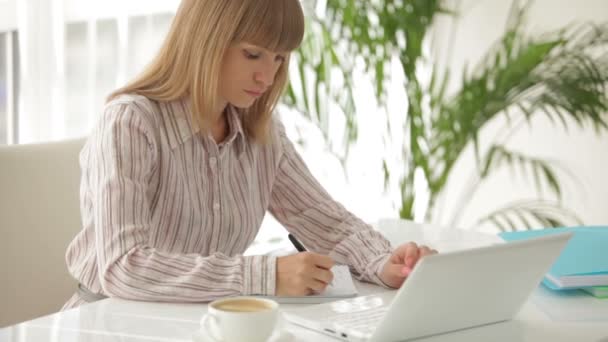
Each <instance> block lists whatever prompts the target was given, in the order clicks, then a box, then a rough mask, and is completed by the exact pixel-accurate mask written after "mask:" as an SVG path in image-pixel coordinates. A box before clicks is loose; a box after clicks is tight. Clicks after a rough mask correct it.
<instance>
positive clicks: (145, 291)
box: [73, 103, 276, 302]
mask: <svg viewBox="0 0 608 342" xmlns="http://www.w3.org/2000/svg"><path fill="white" fill-rule="evenodd" d="M151 121H152V120H151V119H149V117H147V116H146V115H144V114H143V113H142V111H141V110H140V109H138V108H136V106H134V105H133V104H125V103H122V104H121V103H118V104H115V105H111V106H108V107H107V109H106V112H105V113H104V117H103V119H102V124H101V125H100V126H99V127H98V128H97V130H96V131H95V132H94V134H93V136H92V137H91V139H90V140H89V144H90V146H89V147H88V151H87V162H88V166H87V167H89V168H90V170H89V173H88V174H89V176H88V179H87V180H86V181H87V182H88V184H87V185H88V189H89V191H90V194H89V197H90V198H91V204H90V205H91V209H92V211H93V215H92V220H93V222H92V223H93V225H94V230H95V234H94V238H95V241H96V243H95V248H96V250H95V253H96V262H97V265H96V266H97V269H98V274H99V275H98V276H99V278H100V279H99V281H100V284H101V288H102V290H103V293H104V294H106V295H109V296H115V297H121V298H126V299H134V300H150V301H183V302H197V301H209V300H212V299H215V298H217V297H220V296H229V295H237V294H244V295H248V294H263V295H269V294H274V291H275V267H276V259H275V258H272V257H266V256H248V257H245V256H241V255H235V256H227V255H225V254H222V253H219V252H214V253H211V254H210V255H208V256H203V255H201V254H197V253H185V252H184V253H181V252H171V248H170V247H171V246H170V242H169V243H165V245H163V246H165V247H166V248H162V249H161V248H158V247H152V246H153V245H156V246H158V245H159V242H158V241H157V240H155V238H156V237H155V236H152V234H153V230H152V229H151V215H152V214H151V207H152V206H154V205H157V203H156V202H155V199H154V193H155V187H154V185H151V182H150V180H151V178H152V177H151V175H152V173H153V172H155V171H157V172H158V170H157V168H158V164H159V163H160V161H159V159H160V153H159V151H160V148H159V144H160V141H159V140H160V139H161V138H160V137H161V134H159V132H158V130H155V129H154V125H153V124H152V122H151ZM170 171H171V170H170ZM170 171H169V173H170ZM167 177H169V176H167ZM175 205H176V206H179V203H175ZM178 210H180V208H179V207H175V208H174V211H178ZM201 229H202V227H201ZM193 236H196V235H193ZM174 239H177V237H174ZM151 241H155V243H154V244H153V243H151ZM73 253H75V252H73Z"/></svg>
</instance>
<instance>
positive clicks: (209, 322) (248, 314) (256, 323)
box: [201, 297, 279, 342]
mask: <svg viewBox="0 0 608 342" xmlns="http://www.w3.org/2000/svg"><path fill="white" fill-rule="evenodd" d="M278 318H279V304H278V303H277V302H275V301H273V300H270V299H264V298H255V297H233V298H225V299H218V300H216V301H213V302H211V303H209V307H208V311H207V315H205V316H204V317H203V318H202V320H201V329H203V330H204V331H205V333H207V334H208V335H210V336H211V337H212V338H214V339H215V340H218V341H222V342H241V341H249V342H263V341H267V340H268V339H269V338H270V336H271V335H272V333H273V331H274V329H275V327H276V325H277V321H278Z"/></svg>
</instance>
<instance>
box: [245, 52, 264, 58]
mask: <svg viewBox="0 0 608 342" xmlns="http://www.w3.org/2000/svg"><path fill="white" fill-rule="evenodd" d="M243 53H244V54H245V57H247V58H249V59H258V58H260V54H255V53H252V52H250V51H247V50H243Z"/></svg>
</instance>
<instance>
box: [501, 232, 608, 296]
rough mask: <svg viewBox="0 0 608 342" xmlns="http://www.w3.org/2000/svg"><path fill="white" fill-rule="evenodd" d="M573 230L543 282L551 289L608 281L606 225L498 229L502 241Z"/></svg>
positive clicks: (607, 234)
mask: <svg viewBox="0 0 608 342" xmlns="http://www.w3.org/2000/svg"><path fill="white" fill-rule="evenodd" d="M563 232H573V233H574V236H572V238H571V239H570V241H569V242H568V244H567V245H566V247H565V248H564V250H563V251H562V253H561V254H560V256H559V257H558V258H557V260H556V261H555V263H554V264H553V266H552V267H551V269H550V271H549V273H548V274H547V275H546V276H545V279H544V280H543V283H544V284H545V285H546V286H547V287H549V288H551V289H556V290H560V289H569V288H581V287H590V286H606V285H608V227H606V226H595V227H594V226H585V227H567V228H549V229H542V230H526V231H515V232H504V233H500V234H499V236H500V237H502V238H503V239H504V240H505V241H516V240H524V239H529V238H534V237H539V236H544V235H549V234H557V233H563Z"/></svg>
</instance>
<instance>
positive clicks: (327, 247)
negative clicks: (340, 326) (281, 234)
mask: <svg viewBox="0 0 608 342" xmlns="http://www.w3.org/2000/svg"><path fill="white" fill-rule="evenodd" d="M276 129H277V135H278V138H277V139H278V141H280V145H281V148H282V156H281V158H280V159H279V162H278V163H279V165H278V171H277V175H276V179H275V182H274V184H273V188H272V196H271V200H270V211H271V213H272V214H273V215H274V216H275V217H276V218H277V220H278V221H279V222H281V223H282V224H283V225H284V226H285V227H286V228H287V229H288V230H289V231H290V232H292V233H293V234H295V235H296V236H297V237H298V238H299V239H300V240H301V241H302V242H303V243H304V245H306V246H307V247H308V248H309V249H311V250H313V251H315V252H317V253H321V254H328V255H330V256H331V257H333V258H334V260H336V261H337V262H339V263H344V264H347V265H349V266H350V268H351V271H353V272H354V273H355V275H357V278H358V279H360V280H365V281H371V282H374V283H377V284H380V285H383V283H382V281H381V280H380V279H379V277H378V274H379V272H380V270H381V268H382V266H383V265H384V263H385V262H386V261H387V260H388V257H389V256H390V253H391V246H390V243H389V242H388V240H386V239H385V238H384V237H383V236H382V235H381V234H380V233H378V232H376V231H375V230H373V228H372V227H371V226H369V225H368V224H366V223H364V222H363V221H362V220H360V219H359V218H357V217H355V216H354V215H353V214H352V213H350V212H349V211H347V210H346V209H345V208H344V207H343V206H342V205H340V204H339V203H337V202H336V201H334V200H333V199H332V198H331V196H330V195H329V194H328V193H327V192H326V191H325V189H323V187H322V186H321V185H320V184H319V183H318V181H317V180H316V179H315V178H314V176H313V175H312V174H311V173H310V171H309V169H308V168H307V166H306V165H305V163H304V161H303V160H302V158H301V157H300V155H299V154H298V153H297V151H296V150H295V149H294V146H293V144H292V143H291V141H290V140H289V139H288V137H287V136H286V134H285V130H284V127H283V125H282V124H280V123H277V125H276Z"/></svg>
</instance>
